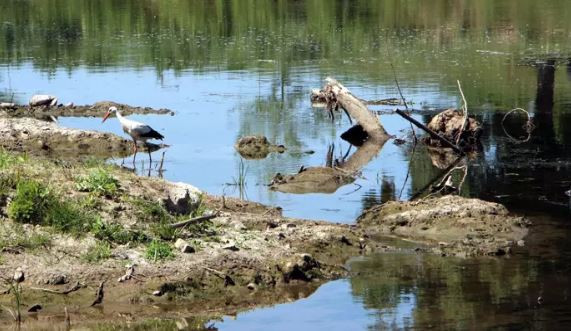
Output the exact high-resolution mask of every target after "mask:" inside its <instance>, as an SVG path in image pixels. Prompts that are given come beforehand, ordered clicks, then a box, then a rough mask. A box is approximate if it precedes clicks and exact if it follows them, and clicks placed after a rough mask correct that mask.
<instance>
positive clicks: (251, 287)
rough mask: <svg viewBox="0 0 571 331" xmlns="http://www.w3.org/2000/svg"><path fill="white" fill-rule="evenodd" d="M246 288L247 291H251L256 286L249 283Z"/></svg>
mask: <svg viewBox="0 0 571 331" xmlns="http://www.w3.org/2000/svg"><path fill="white" fill-rule="evenodd" d="M246 287H247V288H248V290H250V291H253V290H255V289H256V284H254V283H249V284H248V285H247V286H246Z"/></svg>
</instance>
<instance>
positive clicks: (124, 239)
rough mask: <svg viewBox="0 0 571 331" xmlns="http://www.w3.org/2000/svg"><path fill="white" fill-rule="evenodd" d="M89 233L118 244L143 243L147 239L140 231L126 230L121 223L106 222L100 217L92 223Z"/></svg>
mask: <svg viewBox="0 0 571 331" xmlns="http://www.w3.org/2000/svg"><path fill="white" fill-rule="evenodd" d="M91 233H92V234H93V236H94V237H95V238H97V239H99V240H104V241H107V242H112V243H116V244H119V245H125V244H130V243H144V242H147V241H149V238H148V237H147V236H146V235H145V234H144V233H142V232H139V231H132V230H126V229H125V228H123V226H122V225H121V224H118V223H106V222H104V221H103V220H101V219H100V218H98V219H97V220H96V221H95V222H93V223H92V225H91Z"/></svg>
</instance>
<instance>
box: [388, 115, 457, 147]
mask: <svg viewBox="0 0 571 331" xmlns="http://www.w3.org/2000/svg"><path fill="white" fill-rule="evenodd" d="M395 112H396V113H397V114H399V115H400V116H402V117H403V118H405V119H406V120H408V121H409V122H411V123H412V124H414V125H416V126H417V127H418V128H420V129H422V130H424V131H426V133H428V134H429V135H430V136H431V137H432V138H435V139H438V140H440V141H441V142H442V144H444V145H445V146H446V147H450V148H452V149H453V150H454V151H455V152H456V153H458V154H460V155H464V152H463V151H462V150H461V149H460V148H458V146H456V145H454V144H453V143H451V142H450V141H449V140H448V139H446V138H444V137H442V136H440V135H439V134H438V133H436V132H434V131H432V130H431V129H429V128H428V127H426V126H425V125H424V124H422V123H420V122H419V121H417V120H415V119H414V118H412V117H410V116H408V115H407V114H406V113H405V112H403V111H402V110H400V109H397V110H395Z"/></svg>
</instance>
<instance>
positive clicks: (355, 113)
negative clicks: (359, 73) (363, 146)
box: [320, 77, 389, 141]
mask: <svg viewBox="0 0 571 331" xmlns="http://www.w3.org/2000/svg"><path fill="white" fill-rule="evenodd" d="M325 82H326V84H325V86H324V87H323V89H322V90H321V91H320V94H321V95H322V96H324V98H325V100H326V103H327V108H329V109H330V110H332V109H336V108H338V107H341V108H343V109H344V110H345V111H346V112H347V114H348V115H349V116H350V117H352V118H353V119H355V120H356V121H357V124H359V125H361V127H363V130H365V132H367V134H368V135H369V138H372V139H374V140H377V141H382V140H387V139H388V138H389V135H388V134H387V132H386V131H385V128H384V127H383V126H382V125H381V122H380V121H379V119H378V118H377V116H376V115H375V113H373V112H371V111H370V110H369V109H368V108H367V106H366V105H365V104H364V103H363V102H362V101H361V99H359V98H357V97H355V96H354V95H353V94H351V92H350V91H349V90H348V89H347V88H346V87H345V86H343V85H341V83H339V82H338V81H336V80H335V79H333V78H331V77H328V78H326V79H325Z"/></svg>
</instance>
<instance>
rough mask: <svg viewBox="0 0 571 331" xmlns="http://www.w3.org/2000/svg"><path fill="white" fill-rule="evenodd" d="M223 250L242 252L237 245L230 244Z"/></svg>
mask: <svg viewBox="0 0 571 331" xmlns="http://www.w3.org/2000/svg"><path fill="white" fill-rule="evenodd" d="M222 249H226V250H229V251H232V252H237V251H239V250H240V248H238V247H236V245H235V244H228V245H226V246H224V247H222Z"/></svg>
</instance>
